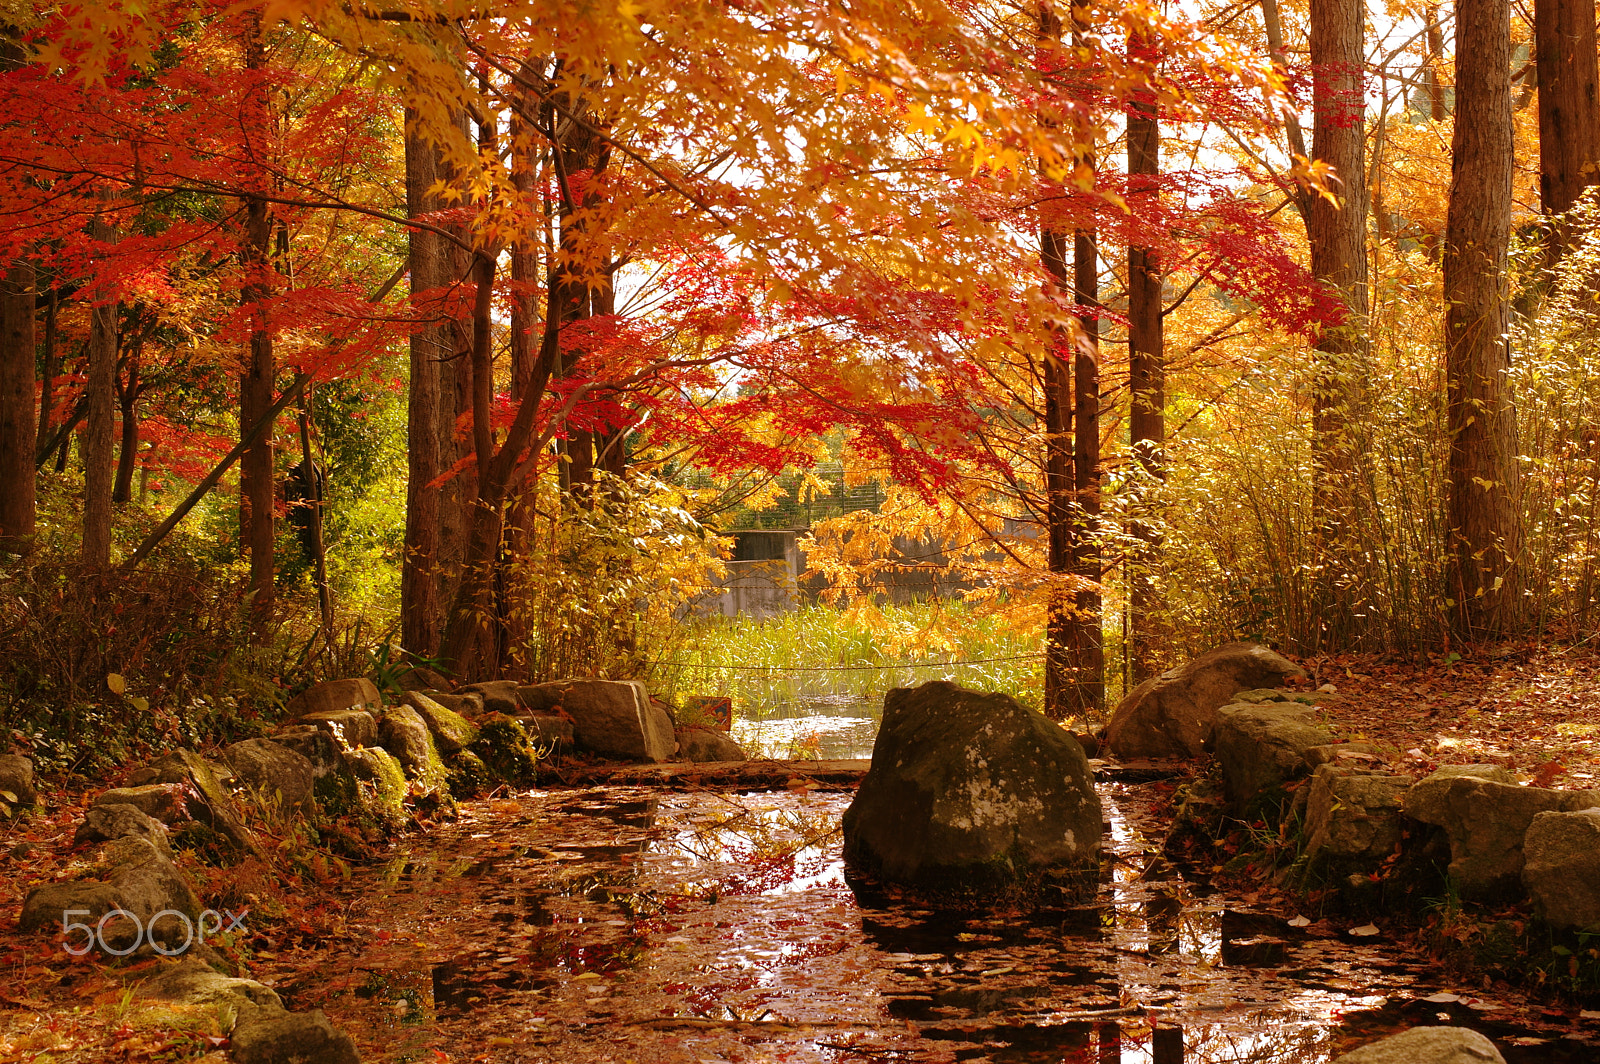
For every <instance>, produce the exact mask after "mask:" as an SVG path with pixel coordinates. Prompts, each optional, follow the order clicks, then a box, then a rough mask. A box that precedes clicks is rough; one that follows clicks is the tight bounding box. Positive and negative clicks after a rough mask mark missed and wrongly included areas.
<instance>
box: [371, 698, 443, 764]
mask: <svg viewBox="0 0 1600 1064" xmlns="http://www.w3.org/2000/svg"><path fill="white" fill-rule="evenodd" d="M378 745H379V746H381V747H383V748H384V749H385V750H387V751H389V753H391V754H393V755H394V759H395V760H396V761H398V762H400V767H401V768H403V769H405V773H406V778H407V779H413V780H424V781H427V782H430V783H437V782H440V781H442V780H443V779H444V762H443V761H441V760H440V759H439V751H438V749H437V748H436V747H435V746H434V745H433V732H431V731H429V730H428V722H427V721H426V720H424V719H423V718H422V714H421V713H418V712H417V711H416V710H415V709H412V708H411V707H410V706H394V707H392V708H390V710H389V712H387V713H385V714H384V716H383V720H382V721H380V722H379V724H378Z"/></svg>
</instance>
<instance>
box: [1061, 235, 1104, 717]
mask: <svg viewBox="0 0 1600 1064" xmlns="http://www.w3.org/2000/svg"><path fill="white" fill-rule="evenodd" d="M1072 260H1073V287H1074V289H1075V290H1076V296H1077V301H1078V306H1080V307H1083V308H1084V309H1085V310H1087V311H1089V313H1086V314H1084V315H1083V316H1081V317H1080V318H1079V319H1078V321H1079V324H1080V325H1082V327H1083V342H1082V344H1081V345H1080V346H1079V348H1078V350H1077V351H1076V353H1075V357H1074V365H1073V393H1074V394H1073V415H1072V425H1073V447H1072V450H1073V458H1074V463H1075V465H1074V469H1073V500H1074V505H1073V515H1072V518H1073V529H1074V532H1075V535H1074V537H1073V538H1074V542H1073V545H1072V573H1073V575H1074V576H1076V577H1078V579H1079V583H1078V587H1077V590H1076V591H1074V592H1073V598H1074V602H1073V610H1072V624H1071V627H1070V628H1069V629H1068V645H1069V646H1070V647H1071V649H1072V657H1073V658H1074V660H1075V661H1076V662H1077V669H1078V672H1077V682H1076V683H1075V684H1074V685H1073V686H1072V687H1071V688H1070V689H1069V690H1068V705H1069V706H1070V711H1071V712H1072V713H1076V714H1084V715H1091V714H1099V713H1100V712H1101V710H1103V709H1104V708H1105V700H1106V652H1105V637H1104V634H1103V633H1102V630H1101V617H1100V611H1101V601H1100V590H1099V588H1100V544H1099V540H1098V536H1099V527H1098V526H1099V522H1100V319H1099V318H1098V317H1096V316H1095V314H1094V313H1093V312H1094V311H1095V310H1097V309H1098V308H1099V306H1100V250H1099V247H1098V246H1097V242H1096V240H1095V231H1094V230H1093V229H1079V230H1078V231H1077V233H1076V234H1075V236H1074V239H1073V251H1072Z"/></svg>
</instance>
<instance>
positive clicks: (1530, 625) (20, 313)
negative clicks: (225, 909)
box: [0, 0, 1600, 730]
mask: <svg viewBox="0 0 1600 1064" xmlns="http://www.w3.org/2000/svg"><path fill="white" fill-rule="evenodd" d="M0 17H3V18H4V20H5V22H4V24H3V25H0V38H3V42H0V125H3V131H0V262H4V263H5V264H6V265H5V266H4V279H3V285H0V549H3V551H4V554H3V555H0V558H3V559H4V560H3V561H0V566H3V567H4V568H3V571H0V577H3V579H4V580H5V581H6V582H7V584H8V587H9V592H10V593H9V594H8V595H7V596H6V604H4V605H0V627H4V628H5V629H7V630H9V631H10V632H11V633H12V634H13V635H14V636H15V640H14V643H13V646H14V650H12V651H11V652H10V656H9V658H8V661H7V662H6V664H5V666H4V675H3V677H0V687H3V689H4V691H5V696H6V697H7V698H8V699H10V700H12V701H13V703H14V704H20V703H21V702H22V701H24V700H27V701H28V702H29V704H30V705H33V706H35V707H39V706H46V707H50V706H53V707H56V708H54V709H37V708H36V709H35V710H30V712H37V713H46V714H48V713H63V714H67V716H68V717H70V718H71V719H72V720H73V721H74V722H75V723H74V724H73V727H82V726H84V725H83V720H84V719H87V718H84V717H83V716H82V714H83V713H84V712H85V710H84V707H85V706H86V705H99V704H102V703H106V702H107V699H108V696H107V693H106V691H105V689H104V683H105V679H104V678H105V676H106V675H107V674H115V675H118V676H124V675H126V676H130V677H134V678H135V680H136V684H137V685H138V686H139V689H140V690H141V691H143V692H144V693H143V694H141V695H140V696H139V697H140V698H142V699H144V700H145V704H146V707H147V708H149V707H150V706H152V705H153V706H155V707H156V708H155V717H156V719H157V721H158V725H157V726H158V727H170V728H174V729H177V728H192V727H195V726H196V725H195V724H194V720H193V718H194V710H193V708H192V707H193V706H194V705H195V704H196V703H195V701H194V699H195V698H196V697H197V693H198V692H200V691H201V689H202V688H203V687H204V686H205V684H207V683H211V682H213V681H216V682H221V680H220V678H222V677H229V678H230V679H229V680H228V682H229V683H231V684H232V685H233V686H234V687H235V688H237V687H238V686H239V683H238V678H239V676H240V675H241V674H242V673H241V670H242V672H243V673H247V674H249V675H251V676H254V677H256V678H257V679H256V681H254V683H255V686H254V687H253V688H250V689H249V690H248V691H247V694H246V695H245V696H243V697H245V698H246V699H247V700H248V699H252V698H253V699H256V700H257V701H259V702H261V703H262V704H270V703H271V702H272V701H273V700H275V699H278V698H280V697H282V694H283V692H284V691H286V690H289V689H291V688H294V687H296V686H303V685H304V684H305V683H308V682H310V681H311V680H312V679H315V678H317V677H318V676H319V675H322V674H330V675H331V674H336V673H338V672H339V671H340V670H341V669H348V668H350V667H352V665H351V663H352V661H353V660H355V658H353V657H352V655H356V654H358V652H360V653H369V654H373V655H378V656H379V657H380V658H381V660H382V661H384V662H388V661H391V660H393V661H395V662H399V661H400V660H401V659H402V658H403V659H405V660H408V661H412V662H425V663H429V664H430V665H433V666H437V667H439V668H442V669H445V670H447V671H448V672H450V673H452V674H454V675H456V676H458V677H461V678H472V679H476V678H482V677H486V676H500V675H506V676H514V677H516V678H519V679H522V680H525V681H532V680H540V679H546V678H551V677H554V676H557V675H562V674H566V673H567V672H570V671H572V670H585V669H586V670H590V671H593V672H596V673H602V674H607V675H615V676H631V675H644V674H646V673H648V671H649V670H650V668H651V667H652V665H653V663H657V662H659V660H660V656H661V654H662V653H663V651H662V643H663V640H666V639H668V638H669V637H668V636H667V635H666V634H665V633H666V632H667V631H668V630H670V629H671V627H672V626H673V625H674V624H675V623H677V622H678V621H679V620H681V619H682V617H683V616H684V613H685V610H686V609H691V608H692V602H693V600H694V599H695V598H696V597H697V596H701V595H703V594H704V593H705V592H706V591H707V590H708V589H710V588H714V587H715V586H716V585H717V583H718V580H719V573H720V570H721V568H722V565H723V558H724V557H725V556H726V554H727V552H728V549H729V548H728V540H727V538H726V534H727V533H729V532H732V531H734V530H735V529H736V528H739V527H772V522H771V521H766V522H763V521H762V519H761V518H760V517H759V515H760V514H762V513H773V512H776V511H778V510H779V509H781V508H783V507H788V509H787V510H784V512H786V513H799V512H801V508H802V504H806V506H807V507H808V508H807V509H806V519H805V523H804V527H802V528H801V531H802V532H803V533H804V534H805V535H807V536H808V537H809V538H807V539H806V540H805V543H806V547H807V551H808V557H809V560H810V564H811V566H812V567H813V569H814V571H815V572H816V573H819V574H821V576H822V577H823V578H825V582H826V590H825V591H824V595H825V597H827V598H828V599H829V600H830V601H833V602H835V603H838V604H839V605H840V606H841V607H842V608H848V609H850V610H852V611H854V612H855V613H856V615H857V616H858V617H868V618H870V617H871V616H872V615H873V611H874V609H875V608H876V604H877V603H878V602H879V601H881V598H882V589H883V587H884V584H885V581H886V580H887V579H888V578H889V576H890V574H893V573H899V572H905V571H907V570H909V569H916V570H919V571H921V572H922V573H923V574H924V575H926V576H928V577H929V579H930V580H931V586H933V587H935V588H940V589H943V592H944V593H945V594H947V595H950V596H955V597H959V598H963V599H965V600H966V601H967V602H968V604H969V605H970V606H971V607H972V609H973V610H974V611H977V612H978V613H985V612H987V613H988V614H991V615H998V616H1002V617H1004V618H1005V619H1006V621H1007V623H1008V624H1011V625H1013V626H1015V627H1016V628H1017V629H1018V630H1025V631H1029V632H1033V633H1036V635H1037V638H1038V639H1039V640H1040V645H1041V647H1042V652H1043V671H1042V676H1043V685H1042V690H1041V697H1042V700H1043V705H1044V708H1045V710H1046V711H1047V712H1048V713H1050V714H1051V715H1052V716H1055V717H1058V718H1059V717H1065V716H1069V715H1090V716H1093V715H1095V714H1098V713H1099V712H1100V711H1101V710H1102V709H1103V707H1104V704H1105V700H1106V697H1107V692H1108V689H1109V690H1110V691H1111V692H1113V693H1114V692H1115V691H1117V690H1119V689H1121V688H1122V687H1124V686H1126V685H1127V684H1130V683H1134V682H1137V681H1138V680H1140V679H1142V678H1144V677H1145V676H1147V675H1149V674H1151V673H1152V672H1153V671H1156V670H1158V669H1159V668H1161V667H1164V666H1163V664H1162V663H1163V662H1170V661H1172V660H1174V659H1175V658H1177V657H1178V656H1180V655H1181V654H1182V653H1184V652H1186V651H1190V650H1193V649H1195V648H1198V647H1200V646H1202V645H1205V644H1208V643H1215V642H1217V641H1221V640H1227V639H1234V638H1252V639H1259V640H1265V641H1269V642H1272V643H1274V644H1276V645H1279V646H1282V647H1285V648H1287V649H1290V650H1292V651H1294V652H1297V653H1321V652H1327V651H1333V650H1340V649H1351V648H1356V649H1365V650H1386V651H1402V652H1416V651H1419V650H1438V651H1448V650H1449V649H1450V648H1451V647H1452V646H1458V645H1462V644H1470V643H1482V642H1485V641H1491V642H1492V641H1496V640H1508V639H1516V638H1522V637H1526V636H1530V635H1538V636H1545V637H1551V638H1568V637H1577V636H1580V635H1581V634H1582V633H1584V632H1586V631H1587V630H1588V629H1589V628H1590V627H1591V626H1592V624H1593V617H1592V614H1591V611H1592V610H1593V608H1594V599H1595V594H1596V590H1597V589H1596V565H1595V563H1596V558H1597V554H1600V540H1597V527H1596V524H1595V520H1596V509H1595V507H1596V503H1597V500H1596V492H1595V462H1596V461H1597V460H1600V451H1597V449H1596V448H1597V441H1600V430H1597V428H1596V426H1597V425H1600V411H1597V410H1596V409H1595V406H1594V404H1595V401H1596V388H1595V383H1594V376H1595V371H1596V370H1597V369H1600V361H1597V359H1600V350H1597V349H1596V344H1595V341H1594V337H1595V332H1594V327H1593V322H1592V319H1593V316H1594V312H1593V303H1594V301H1593V298H1592V294H1593V291H1594V289H1595V280H1596V277H1595V274H1596V272H1597V270H1600V244H1597V243H1596V241H1595V237H1594V234H1595V226H1594V221H1595V212H1596V210H1597V209H1600V204H1597V203H1596V201H1595V199H1594V196H1593V194H1592V193H1591V192H1590V191H1589V189H1590V187H1591V186H1592V185H1593V184H1594V183H1595V182H1596V181H1597V180H1600V168H1597V163H1596V161H1597V159H1600V131H1597V128H1596V127H1597V124H1600V115H1597V114H1596V111H1595V108H1594V106H1593V101H1594V99H1595V85H1596V75H1595V67H1596V48H1595V38H1594V21H1595V19H1594V9H1593V5H1592V3H1591V4H1588V5H1587V6H1586V5H1584V4H1581V3H1575V2H1573V0H1539V2H1538V3H1536V4H1535V5H1534V9H1533V10H1532V11H1531V12H1530V11H1528V10H1525V9H1523V8H1521V7H1519V8H1517V9H1516V10H1515V11H1513V9H1512V7H1511V6H1510V5H1509V3H1508V2H1507V0H1461V2H1459V3H1458V4H1456V5H1455V6H1454V7H1453V8H1446V7H1441V6H1440V5H1437V4H1416V3H1388V4H1386V5H1385V6H1383V7H1381V8H1369V7H1367V6H1364V5H1362V4H1359V3H1356V2H1355V0H1310V4H1309V6H1299V7H1297V6H1294V5H1292V4H1288V5H1282V6H1280V3H1279V0H1259V2H1248V3H1220V2H1219V3H1211V2H1204V3H1198V4H1192V5H1184V6H1182V7H1178V6H1175V5H1169V6H1163V5H1157V4H1148V3H1132V4H1123V3H1116V4H1110V3H1085V4H1057V3H1054V2H1051V0H1046V2H1042V3H1037V4H1023V5H1018V4H1005V3H1001V4H971V3H966V2H954V0H919V2H917V3H910V4H908V3H902V2H898V0H896V2H878V0H868V2H865V3H850V4H840V3H833V2H829V0H735V2H718V0H703V2H702V0H690V2H682V0H672V2H654V0H645V2H633V0H630V2H628V3H616V4H571V3H560V2H556V3H546V2H539V3H532V2H506V3H496V4H493V5H484V4H481V3H476V2H453V0H387V2H382V0H365V2H361V3H349V2H345V0H340V2H336V3H335V2H323V0H274V2H243V3H222V2H205V0H202V2H192V0H189V2H183V3H178V2H176V0H171V2H162V0H157V2H152V3H139V4H133V3H123V2H116V3H109V4H87V5H70V4H69V5H56V4H49V5H46V4H34V3H30V2H28V0H12V2H10V3H7V4H6V5H4V7H3V8H0ZM867 488H870V490H868V491H867V496H869V497H870V502H869V503H865V504H863V505H860V506H849V505H845V504H843V502H841V503H840V504H839V505H835V506H831V507H829V506H823V507H820V508H815V509H816V512H815V513H813V512H811V509H813V508H809V504H810V503H814V502H816V501H817V500H818V499H827V498H835V499H840V500H844V499H846V498H847V497H848V496H849V493H850V492H851V491H852V490H857V489H867ZM907 544H923V545H924V546H925V547H926V548H928V549H925V550H921V551H920V552H919V551H908V550H907V548H906V545H907ZM108 618H109V619H108ZM63 619H66V620H67V622H68V623H67V627H68V628H72V627H73V626H74V625H76V626H77V627H78V629H80V630H81V631H82V633H83V634H82V635H81V636H80V637H79V639H78V644H81V645H78V644H72V645H68V644H71V643H72V641H71V640H70V639H69V640H66V641H65V642H63V641H62V637H60V636H59V635H58V634H54V629H55V628H57V627H59V626H60V622H61V621H62V620H63ZM948 620H949V623H951V624H956V623H958V618H956V617H955V616H954V615H953V614H952V616H951V617H950V618H948ZM107 627H109V628H110V629H112V631H110V632H107V631H105V630H104V629H106V628H107ZM90 633H93V635H92V637H91V634H90ZM119 633H120V634H119ZM917 638H918V639H920V640H922V642H923V644H924V645H927V644H930V643H937V642H938V641H939V640H940V639H946V638H949V633H947V632H941V631H936V630H928V631H925V632H922V633H920V635H919V636H918V637H917ZM235 648H238V653H235ZM241 654H242V655H243V656H242V657H241V656H240V655H241ZM246 686H247V688H248V687H249V685H246ZM116 694H117V695H118V696H119V697H120V696H122V694H123V692H120V691H119V692H116ZM62 719H66V718H62ZM162 721H164V722H165V723H160V722H162ZM69 730H70V729H69Z"/></svg>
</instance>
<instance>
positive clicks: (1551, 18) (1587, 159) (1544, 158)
mask: <svg viewBox="0 0 1600 1064" xmlns="http://www.w3.org/2000/svg"><path fill="white" fill-rule="evenodd" d="M1594 20H1595V5H1594V0H1534V3H1533V23H1534V42H1535V56H1536V60H1535V61H1536V64H1537V66H1536V70H1537V75H1538V82H1539V193H1540V199H1541V201H1542V209H1543V210H1544V213H1545V214H1563V213H1565V212H1566V211H1569V210H1571V209H1572V205H1573V204H1574V203H1576V202H1578V197H1579V196H1581V195H1583V191H1584V189H1586V188H1588V187H1589V186H1590V185H1593V184H1597V183H1600V87H1597V84H1596V83H1597V81H1600V54H1597V53H1596V50H1595V27H1594ZM1571 237H1572V234H1570V233H1568V232H1566V231H1564V230H1563V231H1561V232H1557V233H1554V234H1552V239H1551V241H1550V245H1549V246H1550V255H1551V259H1552V260H1554V259H1555V258H1557V257H1559V256H1560V255H1561V253H1562V252H1563V251H1565V249H1566V246H1567V244H1568V243H1569V242H1570V240H1571Z"/></svg>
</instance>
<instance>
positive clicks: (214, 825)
mask: <svg viewBox="0 0 1600 1064" xmlns="http://www.w3.org/2000/svg"><path fill="white" fill-rule="evenodd" d="M146 772H147V773H153V774H154V775H155V780H156V782H155V783H154V784H152V786H155V785H175V786H179V787H182V788H183V797H184V800H185V804H186V806H187V809H188V812H189V816H190V819H192V820H195V821H198V822H199V823H201V824H204V825H205V826H206V827H209V828H211V829H212V830H213V831H215V832H216V833H217V835H218V836H219V837H220V838H221V839H222V840H223V841H224V842H225V843H226V844H227V846H228V847H229V848H231V849H232V850H233V851H234V852H235V854H245V853H249V854H253V855H255V856H256V857H259V858H261V859H262V860H263V861H266V860H267V855H266V852H265V851H264V850H262V849H261V844H260V843H259V842H257V841H256V837H255V835H254V834H253V833H252V832H251V831H250V829H249V828H248V827H246V826H245V823H244V818H243V817H242V816H241V815H240V813H239V809H238V807H237V806H236V805H234V802H233V796H232V795H231V794H229V793H228V790H227V788H226V787H224V786H223V785H222V781H221V780H220V779H218V778H217V773H216V771H215V769H214V768H213V767H212V764H211V762H209V761H207V760H206V759H205V758H203V757H201V756H200V755H199V754H197V753H194V752H193V751H192V750H178V751H175V752H173V753H171V754H168V755H166V756H165V757H162V758H160V759H159V760H157V761H154V762H152V763H151V765H150V766H149V768H148V769H147V770H146ZM111 793H117V792H110V791H108V792H107V794H111ZM104 798H105V795H101V796H100V798H98V799H96V800H95V804H96V805H100V804H109V803H105V802H103V799H104ZM128 804H130V805H136V804H138V803H137V802H130V803H128ZM145 812H147V813H150V810H148V809H146V810H145ZM150 815H152V816H156V814H154V813H150ZM156 819H157V820H162V819H163V818H162V817H160V816H156ZM163 822H164V823H167V824H169V825H170V824H171V822H170V821H163Z"/></svg>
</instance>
